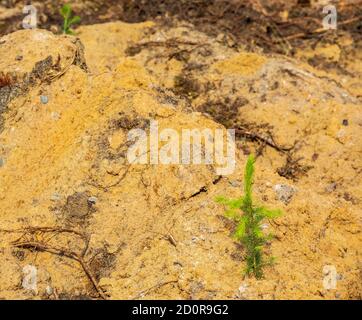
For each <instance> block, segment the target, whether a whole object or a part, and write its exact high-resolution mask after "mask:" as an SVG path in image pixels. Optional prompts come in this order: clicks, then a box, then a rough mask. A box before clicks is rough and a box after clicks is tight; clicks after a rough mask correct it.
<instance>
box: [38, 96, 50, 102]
mask: <svg viewBox="0 0 362 320" xmlns="http://www.w3.org/2000/svg"><path fill="white" fill-rule="evenodd" d="M40 101H41V103H42V104H47V103H48V101H49V99H48V96H40Z"/></svg>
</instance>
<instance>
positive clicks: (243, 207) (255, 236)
mask: <svg viewBox="0 0 362 320" xmlns="http://www.w3.org/2000/svg"><path fill="white" fill-rule="evenodd" d="M254 163H255V159H254V157H253V156H252V155H250V156H249V158H248V160H247V163H246V167H245V173H244V196H243V197H241V198H238V199H227V198H225V197H218V198H217V199H216V201H217V202H218V203H221V204H224V205H225V206H226V207H227V210H226V212H225V216H226V217H228V218H230V219H232V220H234V221H235V222H236V224H237V225H236V229H235V232H234V237H235V239H236V240H238V241H240V243H241V244H243V246H244V248H245V250H246V270H245V274H246V275H251V274H254V276H255V277H256V278H257V279H260V278H262V276H263V267H264V266H265V265H268V264H270V263H271V262H272V259H269V260H267V261H266V260H265V258H264V256H263V247H264V245H265V244H266V243H267V242H268V241H270V240H271V239H272V237H273V236H272V235H271V234H267V235H266V234H265V233H264V232H263V228H262V225H263V221H264V219H274V218H276V217H279V216H280V215H281V214H282V212H281V210H270V209H267V208H265V207H262V206H255V205H254V203H253V197H252V187H253V178H254V170H255V168H254ZM242 213H243V214H242Z"/></svg>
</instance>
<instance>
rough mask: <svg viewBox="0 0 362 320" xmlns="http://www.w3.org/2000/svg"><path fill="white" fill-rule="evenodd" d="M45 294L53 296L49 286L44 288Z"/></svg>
mask: <svg viewBox="0 0 362 320" xmlns="http://www.w3.org/2000/svg"><path fill="white" fill-rule="evenodd" d="M45 292H46V293H47V295H48V296H50V295H52V294H53V288H52V287H51V286H47V287H46V288H45Z"/></svg>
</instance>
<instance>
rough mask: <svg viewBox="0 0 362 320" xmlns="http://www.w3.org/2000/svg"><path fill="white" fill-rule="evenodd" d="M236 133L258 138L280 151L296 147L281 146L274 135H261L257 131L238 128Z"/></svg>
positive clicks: (254, 138)
mask: <svg viewBox="0 0 362 320" xmlns="http://www.w3.org/2000/svg"><path fill="white" fill-rule="evenodd" d="M235 133H236V134H237V135H239V136H241V137H245V138H248V139H250V140H258V141H260V142H262V143H264V144H266V145H268V146H269V147H272V148H274V149H276V150H277V151H279V152H287V151H290V150H292V149H293V148H294V146H291V147H281V146H279V145H277V144H276V143H275V142H274V141H273V138H272V137H262V136H261V135H259V134H258V133H255V132H251V131H247V130H244V129H242V128H237V129H236V130H235Z"/></svg>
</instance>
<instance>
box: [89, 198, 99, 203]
mask: <svg viewBox="0 0 362 320" xmlns="http://www.w3.org/2000/svg"><path fill="white" fill-rule="evenodd" d="M97 201H98V199H97V197H89V198H88V202H89V203H90V204H96V203H97Z"/></svg>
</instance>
